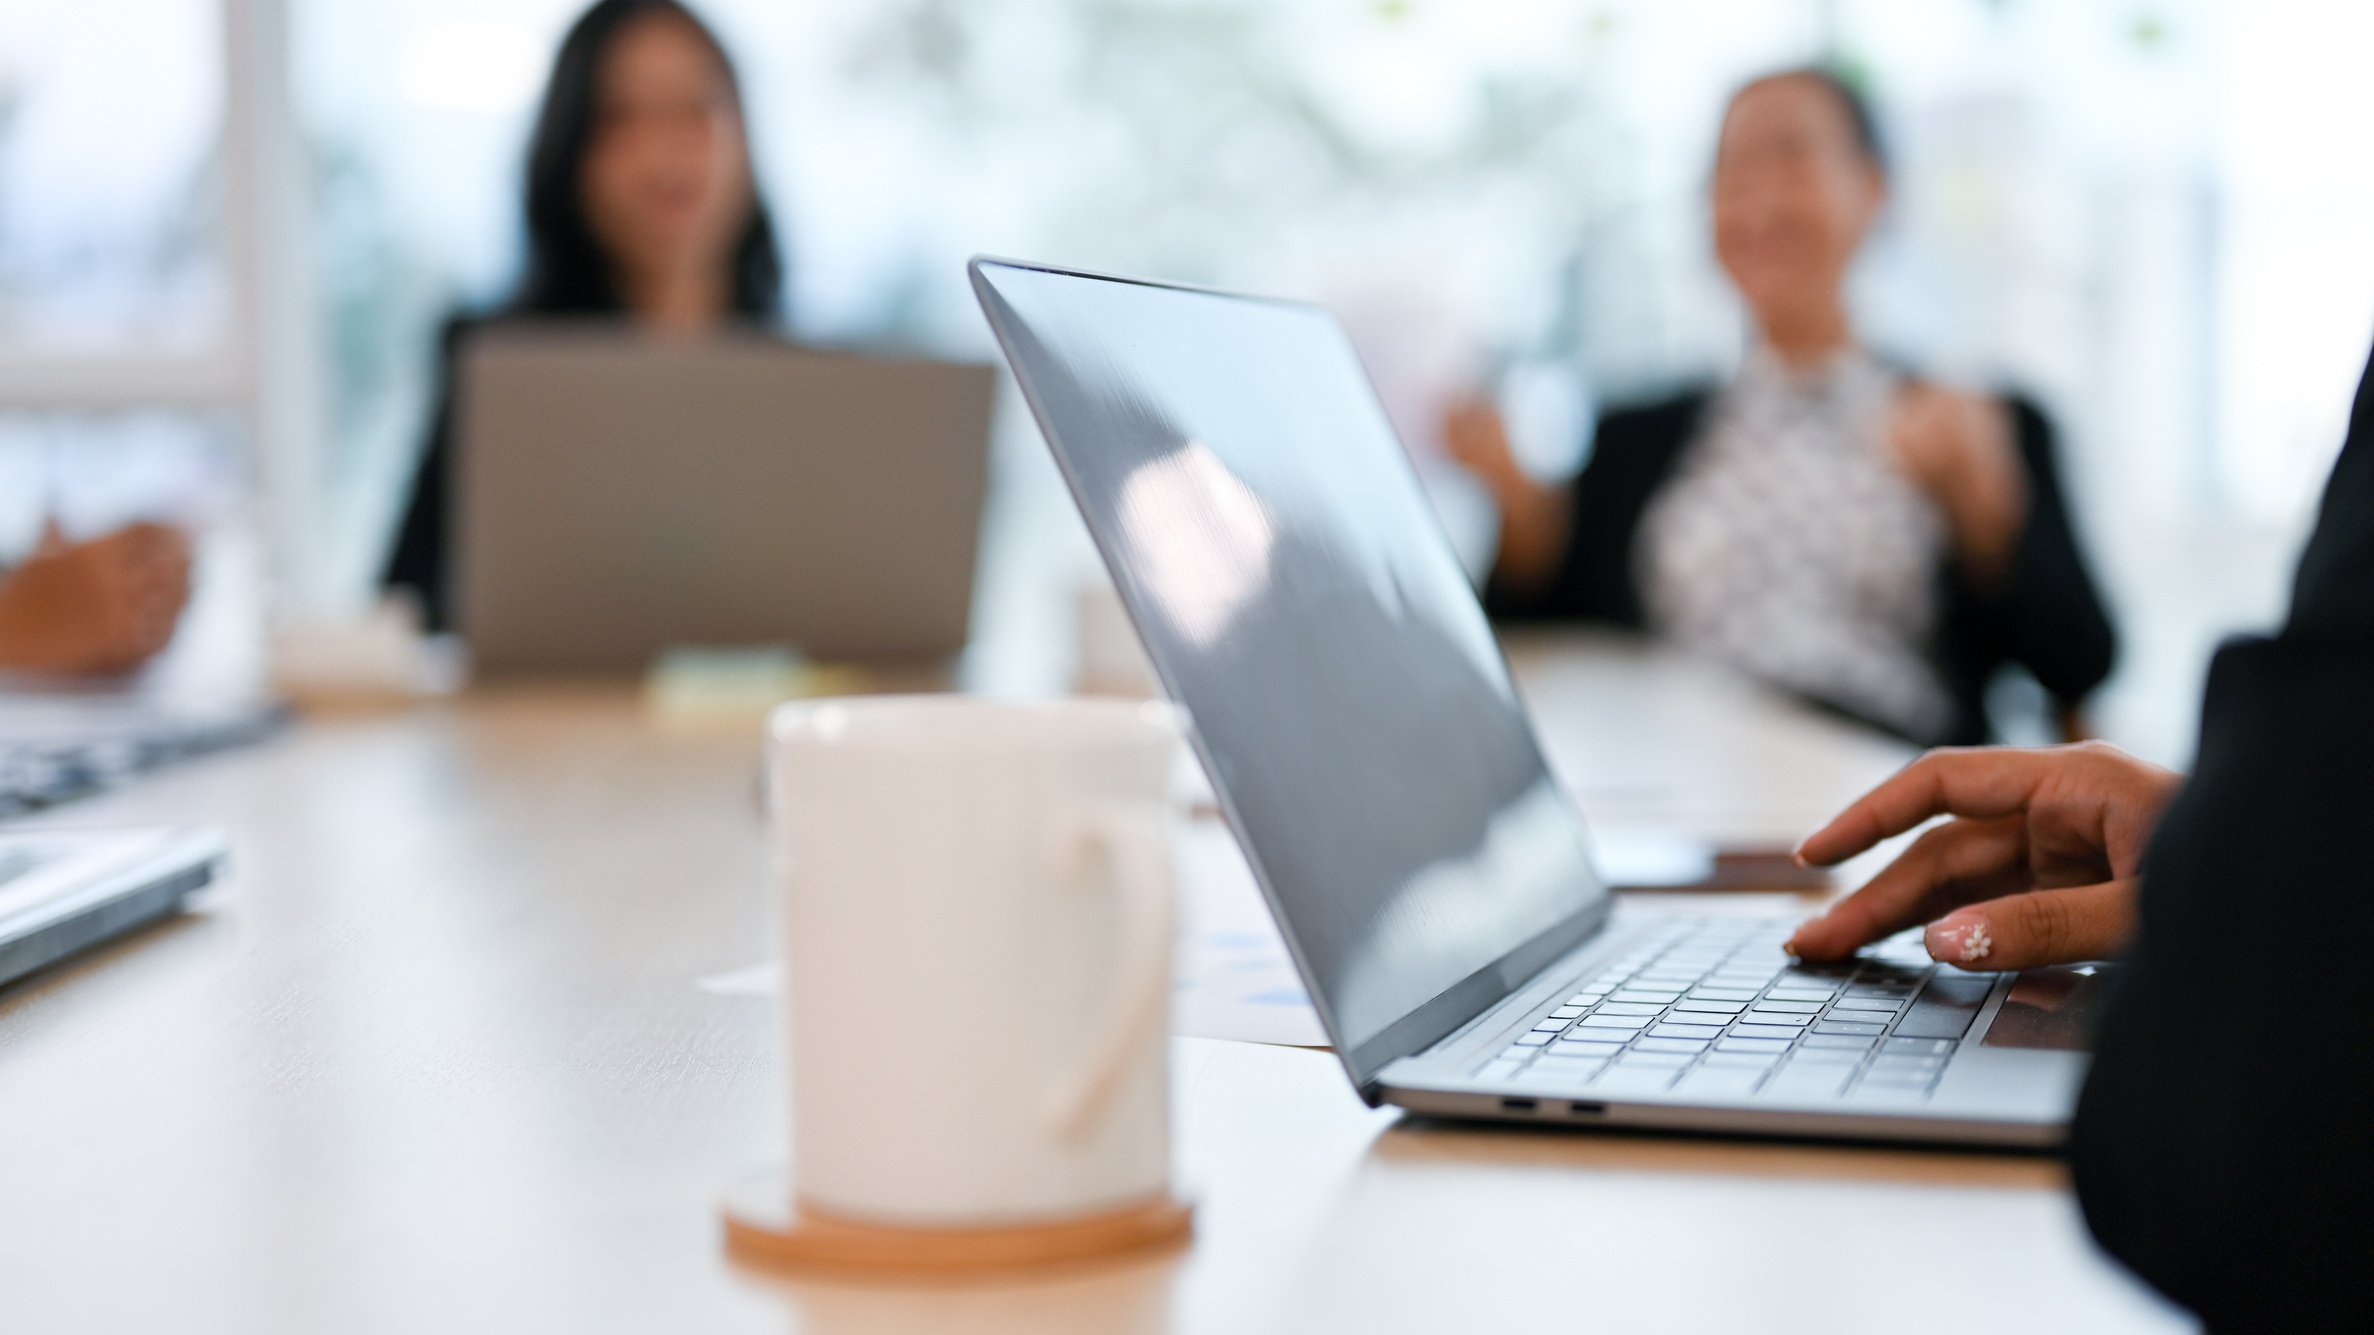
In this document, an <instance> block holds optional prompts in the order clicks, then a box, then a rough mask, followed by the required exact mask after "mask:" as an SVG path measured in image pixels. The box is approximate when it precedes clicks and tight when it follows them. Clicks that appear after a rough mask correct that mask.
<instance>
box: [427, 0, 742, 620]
mask: <svg viewBox="0 0 2374 1335" xmlns="http://www.w3.org/2000/svg"><path fill="white" fill-rule="evenodd" d="M527 242H528V255H527V268H526V273H525V274H524V276H523V278H522V281H521V284H520V288H519V291H518V293H517V295H516V296H515V297H514V298H513V299H512V301H511V302H510V304H509V305H508V306H506V307H505V308H504V309H503V310H502V311H500V312H499V313H498V314H497V316H496V318H505V317H563V318H566V317H590V318H597V319H598V318H617V319H621V320H624V321H626V322H628V323H630V324H632V325H633V326H635V327H637V328H640V329H643V330H647V331H649V332H651V333H653V334H658V335H662V336H671V337H686V336H699V335H702V334H707V333H712V332H715V331H718V330H721V329H723V328H726V327H728V326H730V325H733V324H737V323H739V324H752V325H763V324H771V323H774V322H775V321H776V320H777V319H779V318H780V314H781V312H780V303H781V299H782V287H783V262H782V256H781V252H780V251H779V250H778V249H777V247H776V242H775V232H774V225H773V222H772V221H771V220H770V219H769V217H768V215H767V209H766V204H765V202H764V201H763V200H761V199H760V198H759V197H758V191H757V187H756V184H755V181H754V173H753V170H752V167H751V159H750V146H749V140H748V136H747V132H746V127H745V123H744V118H743V113H742V96H741V90H740V86H739V84H738V83H737V82H736V80H735V77H734V69H733V64H732V62H731V61H730V60H729V59H728V58H727V56H726V53H725V48H724V46H723V45H722V44H721V43H720V42H719V41H718V40H717V36H716V34H715V33H713V32H711V31H710V29H709V28H708V26H707V25H705V24H703V23H702V22H701V20H700V19H699V18H698V17H696V16H695V15H694V14H693V12H692V11H691V10H690V9H688V8H686V7H685V6H684V5H683V4H682V3H681V2H680V0H600V3H597V4H596V5H594V6H593V8H591V9H588V10H587V11H586V12H585V13H584V14H583V15H582V16H580V17H579V18H578V20H577V22H576V24H575V25H574V26H573V27H571V28H570V29H569V33H568V36H567V37H566V38H564V39H563V40H562V42H561V48H560V54H559V56H558V58H557V59H555V60H554V62H553V69H552V79H551V82H550V83H549V84H548V85H547V87H546V88H545V91H544V101H543V105H542V109H541V110H540V111H539V113H538V115H537V118H536V128H535V133H534V137H533V139H532V140H531V143H530V147H529V151H528V180H527ZM476 323H478V321H474V320H456V321H453V322H452V323H450V324H449V325H448V326H447V328H446V331H445V335H444V339H443V348H444V364H445V368H446V383H447V386H448V389H450V384H451V370H452V363H453V355H454V352H455V350H456V348H457V347H458V345H459V343H460V341H461V339H462V337H463V336H464V335H465V334H466V333H467V331H468V330H469V329H470V328H471V327H472V326H473V325H475V324H476ZM452 425H453V423H452V402H451V395H450V392H447V393H444V394H441V395H440V397H439V403H438V408H437V416H436V420H435V423H434V426H433V427H432V431H431V435H430V439H429V447H428V449H427V451H426V452H425V453H424V454H423V456H422V459H421V463H420V469H419V472H418V474H417V476H416V477H415V479H414V482H413V491H412V498H411V502H410V504H409V505H408V506H407V508H406V510H405V514H404V521H403V526H402V528H401V529H400V530H399V532H398V535H397V540H396V550H395V554H394V555H393V557H392V558H391V559H390V560H389V562H388V568H387V575H386V583H387V584H388V585H390V586H391V587H399V588H408V589H411V590H412V591H413V592H414V593H415V594H416V595H417V596H418V597H419V599H420V601H421V606H422V611H423V613H424V615H425V616H426V618H427V621H428V623H429V625H430V627H431V628H433V629H442V628H444V627H445V626H446V624H447V623H448V620H449V614H450V605H449V604H450V584H451V580H452V573H451V571H450V570H449V569H448V563H449V557H448V552H447V542H448V538H447V534H448V531H449V529H448V525H449V522H450V521H449V518H448V506H449V504H450V497H449V495H448V489H449V488H450V486H451V485H452V483H451V477H452V474H453V459H452V455H453V439H452Z"/></svg>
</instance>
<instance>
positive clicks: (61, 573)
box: [0, 523, 190, 676]
mask: <svg viewBox="0 0 2374 1335" xmlns="http://www.w3.org/2000/svg"><path fill="white" fill-rule="evenodd" d="M189 597H190V540H189V537H188V535H187V534H185V533H183V532H182V531H181V530H180V529H177V528H173V527H171V526H168V525H165V524H153V523H144V524H133V525H130V526H128V527H125V528H121V529H117V530H116V531H115V532H113V533H109V534H107V535H106V536H104V537H99V538H93V539H90V540H88V541H84V542H69V541H67V540H66V538H65V536H64V535H63V534H62V533H60V532H59V531H58V529H57V528H56V526H55V525H52V526H51V527H49V528H48V529H47V530H46V531H45V532H44V534H43V537H42V541H41V545H40V546H39V547H38V548H36V549H35V550H34V552H33V554H32V555H31V556H29V557H27V558H26V559H25V561H24V563H23V564H21V565H19V566H18V567H16V569H14V570H11V571H9V572H7V573H6V574H5V575H4V576H0V668H8V669H15V670H19V671H28V672H49V673H58V674H61V675H70V676H102V675H110V674H114V673H121V672H129V671H131V670H132V669H134V668H136V667H139V666H140V665H141V664H142V663H145V662H147V661H148V660H149V659H151V658H153V657H155V656H156V655H157V654H158V653H159V652H160V651H162V650H163V649H164V647H165V646H166V645H167V644H169V643H171V641H172V639H173V632H174V628H175V627H176V626H177V625H178V624H179V623H180V620H181V612H182V608H183V607H184V606H185V605H187V604H188V602H189Z"/></svg>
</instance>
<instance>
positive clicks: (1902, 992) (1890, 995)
mask: <svg viewBox="0 0 2374 1335" xmlns="http://www.w3.org/2000/svg"><path fill="white" fill-rule="evenodd" d="M1846 994H1847V995H1848V996H1850V997H1869V998H1873V999H1875V1000H1880V1001H1902V1000H1904V999H1905V998H1906V997H1909V996H1911V995H1912V985H1911V984H1909V983H1887V984H1873V983H1857V984H1855V985H1854V986H1853V987H1850V988H1848V989H1847V990H1846Z"/></svg>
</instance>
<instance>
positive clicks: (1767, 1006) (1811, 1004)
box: [1756, 997, 1822, 1015]
mask: <svg viewBox="0 0 2374 1335" xmlns="http://www.w3.org/2000/svg"><path fill="white" fill-rule="evenodd" d="M1756 1009H1757V1010H1760V1011H1779V1012H1784V1013H1787V1014H1792V1015H1819V1014H1821V1013H1822V1003H1820V1002H1818V1001H1776V1000H1774V999H1773V998H1771V997H1766V998H1765V999H1763V1000H1762V1001H1759V1002H1757V1003H1756Z"/></svg>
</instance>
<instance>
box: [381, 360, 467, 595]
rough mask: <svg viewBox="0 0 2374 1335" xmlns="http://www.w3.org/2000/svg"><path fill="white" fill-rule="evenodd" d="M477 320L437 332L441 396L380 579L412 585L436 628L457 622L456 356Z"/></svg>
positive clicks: (393, 584)
mask: <svg viewBox="0 0 2374 1335" xmlns="http://www.w3.org/2000/svg"><path fill="white" fill-rule="evenodd" d="M477 324H478V322H477V321H475V320H471V319H467V318H462V317H456V318H454V319H451V320H448V321H446V322H445V327H444V328H443V329H442V330H440V331H439V333H438V337H437V382H436V387H435V391H434V392H435V394H436V399H435V403H434V405H433V407H432V408H431V410H430V417H429V433H428V442H427V444H426V446H425V447H424V448H423V449H422V450H421V455H420V464H419V466H418V467H417V468H415V469H414V471H413V475H412V490H411V494H410V495H409V497H408V498H407V499H406V500H405V503H404V517H403V519H402V520H401V522H399V523H398V524H397V526H396V545H395V550H394V551H392V552H391V553H389V555H388V561H387V569H386V570H385V572H383V573H382V575H381V576H380V585H381V587H383V588H389V589H410V590H411V591H412V592H413V595H414V596H415V597H417V598H418V599H419V600H420V607H421V615H422V618H423V620H424V621H425V622H426V624H427V628H428V629H429V630H432V631H443V630H450V629H452V626H453V595H452V579H453V574H452V570H451V568H450V567H451V564H452V555H451V549H450V543H451V541H452V536H451V535H452V519H451V511H452V505H453V467H454V465H453V448H454V446H453V378H454V365H455V358H456V357H457V356H458V355H459V353H460V350H461V346H462V343H463V341H464V340H465V339H467V338H468V337H469V334H470V331H471V330H472V329H473V328H475V327H476V325H477Z"/></svg>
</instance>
